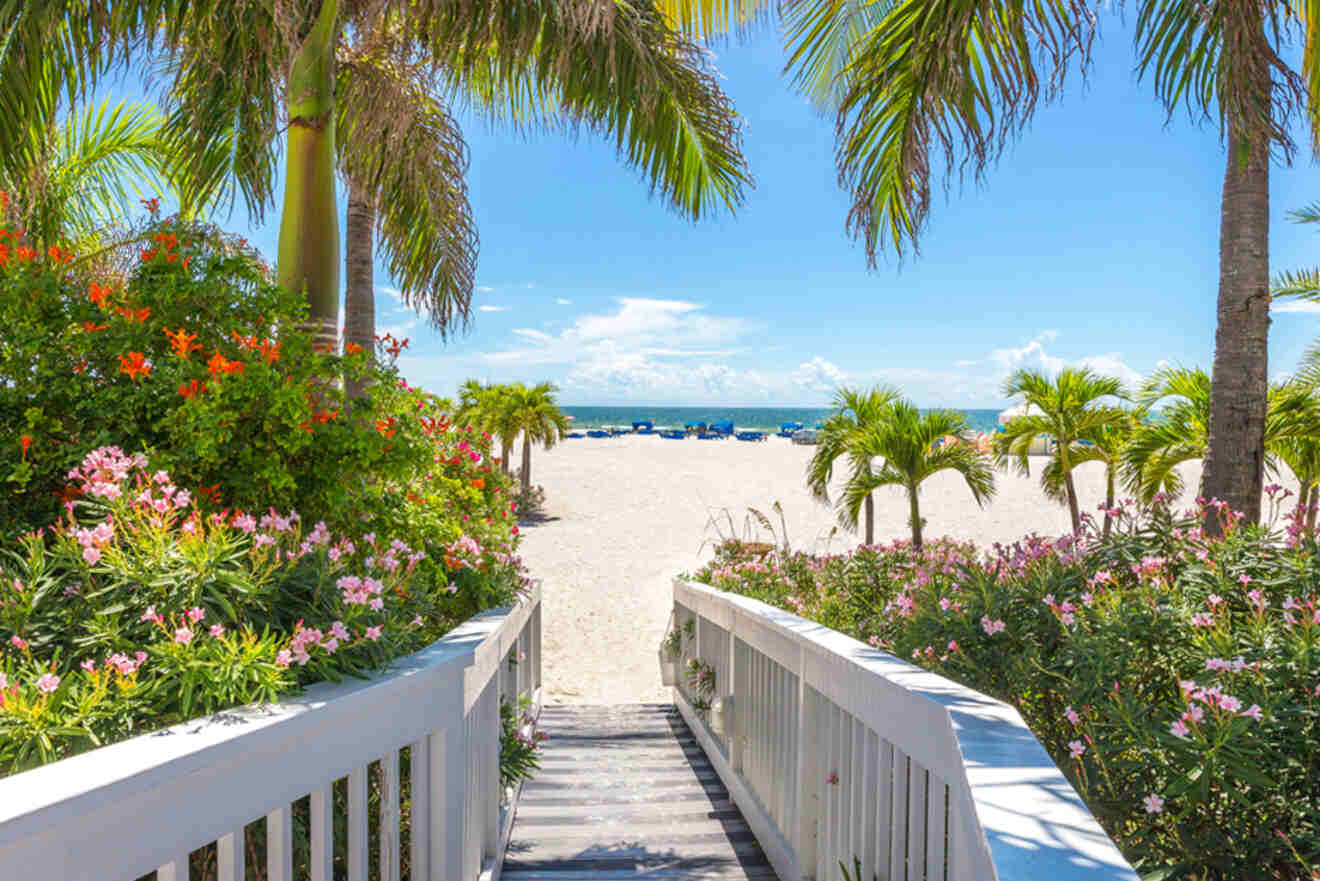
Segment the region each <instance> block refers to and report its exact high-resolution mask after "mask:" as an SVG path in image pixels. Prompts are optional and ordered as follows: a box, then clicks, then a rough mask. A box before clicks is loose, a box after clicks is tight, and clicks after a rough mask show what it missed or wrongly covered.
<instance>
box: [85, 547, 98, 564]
mask: <svg viewBox="0 0 1320 881" xmlns="http://www.w3.org/2000/svg"><path fill="white" fill-rule="evenodd" d="M82 558H83V559H84V560H86V561H87V565H88V566H95V565H96V564H97V563H99V562H100V561H101V549H100V548H97V547H95V546H92V547H86V548H83V552H82Z"/></svg>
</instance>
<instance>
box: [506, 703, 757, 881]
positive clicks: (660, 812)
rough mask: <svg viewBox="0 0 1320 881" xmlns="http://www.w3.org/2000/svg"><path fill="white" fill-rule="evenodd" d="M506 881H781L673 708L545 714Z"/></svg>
mask: <svg viewBox="0 0 1320 881" xmlns="http://www.w3.org/2000/svg"><path fill="white" fill-rule="evenodd" d="M540 728H541V730H543V731H545V732H546V733H547V734H548V736H549V740H548V741H547V742H546V745H545V749H544V752H543V760H542V769H541V772H540V773H539V774H537V775H536V777H534V778H533V779H532V780H531V781H529V782H528V783H527V784H525V785H524V786H523V791H522V798H521V801H520V803H519V808H518V816H517V820H516V821H515V823H514V829H513V835H512V839H511V840H510V842H509V847H508V850H507V851H506V854H505V861H504V868H503V872H502V877H503V878H504V879H505V881H625V879H633V878H636V879H639V881H640V879H646V881H775V878H774V872H773V870H772V869H771V868H770V866H769V863H768V862H767V861H766V858H765V855H764V854H763V853H762V851H761V848H760V845H759V844H758V843H757V842H756V839H755V835H754V834H753V832H752V830H751V828H750V827H749V826H748V825H747V824H746V823H745V822H744V821H743V818H742V815H741V813H740V812H739V811H738V809H737V807H736V806H735V805H734V804H733V802H732V801H731V800H730V798H729V793H728V791H727V790H726V789H725V787H724V784H723V783H722V782H721V781H720V778H719V775H718V774H717V773H716V771H715V769H714V767H713V766H712V765H711V763H710V762H709V760H708V759H707V758H706V756H705V754H704V753H703V752H702V750H701V747H700V746H699V745H698V743H697V740H696V738H695V736H694V735H693V734H692V732H691V731H689V730H688V728H687V726H686V724H685V723H684V722H683V718H682V716H681V715H680V714H679V713H678V712H677V710H676V709H675V708H674V707H672V706H658V705H651V706H642V705H636V706H627V707H563V706H560V707H546V708H544V709H543V710H542V714H541V718H540Z"/></svg>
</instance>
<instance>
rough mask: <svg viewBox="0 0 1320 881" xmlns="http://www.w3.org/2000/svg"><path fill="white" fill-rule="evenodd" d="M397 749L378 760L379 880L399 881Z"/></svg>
mask: <svg viewBox="0 0 1320 881" xmlns="http://www.w3.org/2000/svg"><path fill="white" fill-rule="evenodd" d="M399 840H400V839H399V751H398V750H397V749H394V750H390V751H389V752H388V753H386V754H385V756H384V758H382V759H381V760H380V881H399Z"/></svg>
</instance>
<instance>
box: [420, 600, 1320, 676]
mask: <svg viewBox="0 0 1320 881" xmlns="http://www.w3.org/2000/svg"><path fill="white" fill-rule="evenodd" d="M409 623H410V624H412V626H413V627H421V626H422V616H421V615H414V616H413V619H412V621H410V622H409ZM1316 687H1317V689H1320V686H1316Z"/></svg>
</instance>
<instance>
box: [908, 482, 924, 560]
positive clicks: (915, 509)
mask: <svg viewBox="0 0 1320 881" xmlns="http://www.w3.org/2000/svg"><path fill="white" fill-rule="evenodd" d="M908 517H909V520H910V521H911V524H912V547H914V548H919V547H921V508H920V506H919V505H918V504H917V488H916V487H915V486H910V487H908Z"/></svg>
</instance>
